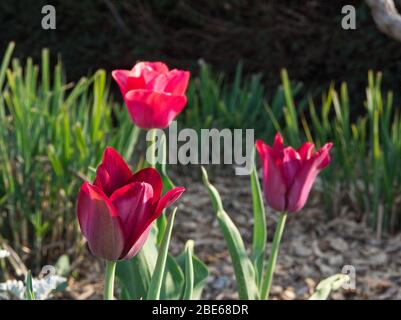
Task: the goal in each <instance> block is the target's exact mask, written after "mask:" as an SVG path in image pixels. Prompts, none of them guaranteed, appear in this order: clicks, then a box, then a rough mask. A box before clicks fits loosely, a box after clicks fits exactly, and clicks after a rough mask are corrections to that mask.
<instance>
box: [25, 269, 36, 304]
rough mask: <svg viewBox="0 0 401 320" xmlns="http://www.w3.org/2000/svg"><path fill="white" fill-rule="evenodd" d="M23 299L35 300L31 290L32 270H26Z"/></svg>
mask: <svg viewBox="0 0 401 320" xmlns="http://www.w3.org/2000/svg"><path fill="white" fill-rule="evenodd" d="M25 299H26V300H35V293H34V292H33V285H32V272H31V270H28V273H27V275H26V280H25Z"/></svg>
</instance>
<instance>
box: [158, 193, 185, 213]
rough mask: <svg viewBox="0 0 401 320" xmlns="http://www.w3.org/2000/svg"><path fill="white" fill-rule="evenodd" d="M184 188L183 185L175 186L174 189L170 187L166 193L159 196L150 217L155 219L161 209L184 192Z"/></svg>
mask: <svg viewBox="0 0 401 320" xmlns="http://www.w3.org/2000/svg"><path fill="white" fill-rule="evenodd" d="M184 191H185V188H183V187H177V188H174V189H171V190H169V191H167V192H166V194H165V195H164V196H163V197H161V198H160V200H159V202H158V204H157V207H156V210H155V213H154V216H153V217H152V218H154V219H157V218H158V217H159V216H160V215H161V213H162V212H163V210H164V209H165V208H167V207H168V206H170V205H171V204H173V203H174V202H175V201H177V200H178V199H179V198H180V197H181V195H182V194H183V193H184Z"/></svg>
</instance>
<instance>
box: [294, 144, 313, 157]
mask: <svg viewBox="0 0 401 320" xmlns="http://www.w3.org/2000/svg"><path fill="white" fill-rule="evenodd" d="M314 151H315V145H314V144H313V143H311V142H305V143H304V144H303V145H302V146H301V147H300V148H299V149H298V153H299V155H300V156H301V159H302V160H303V161H305V160H308V159H310V158H311V157H312V156H313V153H314Z"/></svg>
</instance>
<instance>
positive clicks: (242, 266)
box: [202, 167, 259, 300]
mask: <svg viewBox="0 0 401 320" xmlns="http://www.w3.org/2000/svg"><path fill="white" fill-rule="evenodd" d="M202 175H203V183H204V184H205V186H206V188H207V189H208V192H209V195H210V198H211V199H212V204H213V208H214V210H215V211H216V216H217V220H218V222H219V225H220V228H221V229H222V232H223V236H224V239H225V240H226V243H227V247H228V250H229V252H230V255H231V260H232V263H233V267H234V273H235V278H236V281H237V289H238V294H239V298H240V299H241V300H256V299H259V290H258V287H257V283H256V275H255V269H254V267H253V264H252V262H251V260H250V259H249V257H248V255H247V253H246V249H245V245H244V241H243V240H242V237H241V234H240V232H239V230H238V228H237V227H236V226H235V224H234V223H233V221H232V220H231V218H230V217H229V215H228V214H227V213H226V212H225V211H224V208H223V204H222V201H221V198H220V195H219V193H218V191H217V190H216V188H215V187H214V186H213V185H212V184H211V183H210V182H209V180H208V176H207V172H206V170H205V168H203V167H202Z"/></svg>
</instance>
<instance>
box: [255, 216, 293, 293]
mask: <svg viewBox="0 0 401 320" xmlns="http://www.w3.org/2000/svg"><path fill="white" fill-rule="evenodd" d="M286 218H287V212H282V213H280V217H279V220H278V222H277V227H276V231H275V232H274V238H273V243H272V249H271V253H270V256H269V261H268V263H267V269H266V272H265V275H264V278H263V283H262V290H261V295H260V296H261V299H262V300H268V299H269V294H270V288H271V284H272V280H273V274H274V269H275V268H276V262H277V256H278V251H279V247H280V241H281V236H282V235H283V231H284V226H285V220H286Z"/></svg>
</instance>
